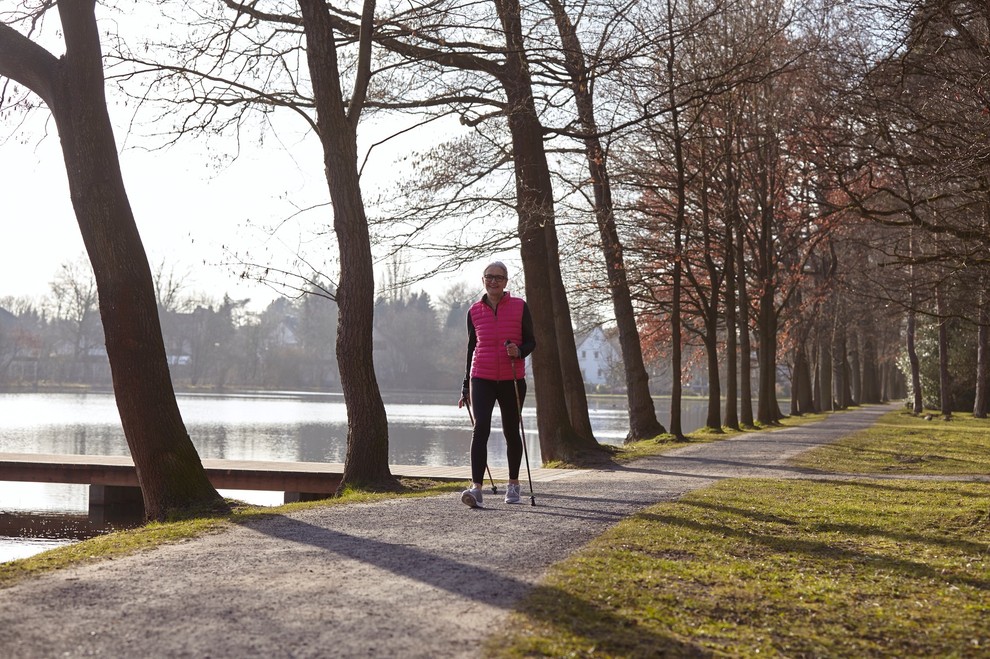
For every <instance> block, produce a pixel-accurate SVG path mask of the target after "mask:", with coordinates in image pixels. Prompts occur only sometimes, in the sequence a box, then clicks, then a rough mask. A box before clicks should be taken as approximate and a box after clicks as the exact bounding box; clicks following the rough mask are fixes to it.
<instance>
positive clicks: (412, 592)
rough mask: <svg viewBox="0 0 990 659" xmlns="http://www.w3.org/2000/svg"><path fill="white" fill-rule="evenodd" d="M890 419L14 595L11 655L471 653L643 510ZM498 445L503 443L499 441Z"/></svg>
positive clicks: (333, 513)
mask: <svg viewBox="0 0 990 659" xmlns="http://www.w3.org/2000/svg"><path fill="white" fill-rule="evenodd" d="M890 409H891V408H889V407H880V406H877V407H868V408H864V409H859V410H855V411H851V412H846V413H843V414H835V415H830V417H829V418H828V419H827V420H825V421H823V422H821V423H816V424H812V425H808V426H803V427H798V428H789V429H786V430H778V431H775V432H769V433H749V434H746V435H743V436H739V437H737V438H733V439H729V440H725V441H721V442H714V443H709V444H699V445H692V446H686V447H683V448H681V449H678V450H675V451H673V452H671V453H668V454H666V455H664V456H657V457H653V458H646V459H643V460H639V461H636V462H635V463H632V464H629V465H627V466H625V467H622V468H618V469H616V470H609V471H604V470H600V471H588V472H583V473H581V474H579V475H576V476H571V477H569V478H565V479H561V480H557V481H554V482H552V483H546V484H543V485H542V489H541V488H540V487H538V488H537V492H536V503H537V505H536V507H533V506H530V505H529V498H528V496H525V495H526V494H527V492H526V491H525V485H524V491H523V494H524V498H523V502H524V503H523V504H520V505H514V506H509V505H506V504H504V503H502V501H501V497H495V496H492V497H490V498H486V500H485V502H484V503H485V505H486V507H485V508H483V509H475V510H472V509H469V508H467V507H466V506H464V505H463V504H461V503H460V500H459V496H456V495H444V496H441V497H431V498H425V499H395V500H389V501H385V502H381V503H374V504H356V505H348V506H337V507H332V508H325V509H320V510H310V511H306V512H302V513H298V514H293V515H291V516H286V517H277V518H271V519H266V520H261V521H257V522H254V523H251V524H248V525H245V526H238V527H236V528H234V529H233V530H230V531H228V532H225V533H222V534H217V535H210V536H205V537H201V538H197V539H195V540H192V541H188V542H183V543H179V544H174V545H168V546H163V547H160V548H157V549H154V550H152V551H148V552H142V553H139V554H136V555H132V556H128V557H125V558H121V559H116V560H112V561H103V562H100V563H98V564H93V565H86V566H81V567H78V568H72V569H68V570H63V571H60V572H57V573H53V574H49V575H45V576H42V577H39V578H35V579H28V580H24V581H23V582H21V583H19V584H17V585H15V586H13V587H11V588H7V589H4V590H0V655H3V656H4V657H54V656H68V657H75V656H91V655H100V656H109V657H138V656H167V657H176V656H180V657H181V656H193V657H238V658H240V657H245V656H266V657H318V656H330V655H336V656H342V657H385V656H399V657H468V656H471V655H474V654H475V653H476V652H477V650H478V648H479V643H480V642H481V641H482V640H483V639H484V638H485V636H486V634H487V633H488V632H489V631H490V630H491V629H494V626H495V625H496V624H497V623H499V622H501V621H502V620H503V619H504V617H505V616H506V615H507V614H508V613H509V611H510V610H511V609H512V608H513V606H514V605H515V603H516V602H517V601H518V600H519V599H520V598H522V597H523V596H524V595H525V594H526V592H527V591H528V590H529V589H530V588H531V587H532V586H533V585H534V584H535V583H537V582H538V581H539V580H540V578H541V577H542V575H543V574H544V573H545V571H546V569H547V568H548V567H549V566H550V565H551V564H553V563H555V562H557V561H560V560H561V559H563V558H565V557H566V556H567V555H568V554H570V553H571V552H573V551H574V550H576V549H577V548H579V547H580V546H582V545H583V544H585V543H587V542H588V541H589V540H591V539H592V538H594V537H595V536H597V535H599V534H600V533H602V532H603V531H604V530H605V529H606V528H608V527H609V526H611V525H613V524H615V523H616V522H618V521H619V520H621V519H622V518H623V517H626V516H628V515H630V514H632V513H634V512H636V511H637V510H639V509H641V508H643V507H645V506H648V505H651V504H654V503H657V502H660V501H669V500H672V499H676V498H677V497H679V496H681V495H682V494H684V493H686V492H688V491H690V490H693V489H696V488H700V487H704V486H706V485H709V484H711V483H713V482H715V481H716V480H718V479H722V478H737V477H780V478H793V477H802V476H807V475H808V474H804V473H801V472H800V471H796V470H794V469H791V468H788V467H787V466H786V465H785V464H784V462H785V461H786V460H787V458H789V457H791V456H793V455H795V454H797V453H800V452H801V451H804V450H806V449H809V448H812V447H815V446H819V445H821V444H825V443H829V442H832V441H835V440H836V439H839V438H840V437H842V436H844V435H846V434H848V433H851V432H854V431H856V430H858V429H861V428H864V427H866V426H868V425H870V424H871V423H872V422H873V421H874V420H875V419H876V418H877V417H878V416H879V415H881V414H883V413H885V412H887V411H889V410H890ZM493 441H494V438H493Z"/></svg>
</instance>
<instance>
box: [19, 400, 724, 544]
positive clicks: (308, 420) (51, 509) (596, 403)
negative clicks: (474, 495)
mask: <svg viewBox="0 0 990 659" xmlns="http://www.w3.org/2000/svg"><path fill="white" fill-rule="evenodd" d="M456 399H457V394H456V393H453V394H447V393H443V394H439V393H423V394H403V395H391V396H388V397H387V400H386V411H387V413H388V420H389V460H390V463H391V464H409V465H467V464H468V463H469V457H468V448H469V446H470V442H471V422H470V419H469V417H468V414H467V411H466V410H465V409H463V408H461V409H459V408H458V407H457V404H456ZM178 402H179V408H180V409H181V411H182V418H183V420H184V421H185V424H186V429H187V430H188V431H189V435H190V437H191V438H192V440H193V443H194V444H195V446H196V449H197V451H198V452H199V454H200V456H201V457H202V458H216V459H230V460H273V461H284V462H343V461H344V456H345V454H346V448H347V447H346V436H347V416H346V410H345V409H344V404H343V398H342V396H341V395H340V394H314V393H306V392H291V391H285V392H261V393H243V394H224V395H215V394H180V395H178ZM589 405H590V408H591V409H590V412H591V423H592V428H593V429H594V431H595V436H596V438H597V439H598V441H599V442H601V443H603V444H621V443H622V441H623V439H624V438H625V435H626V433H627V432H628V430H629V424H628V414H627V412H626V409H625V399H624V398H622V397H619V398H592V399H591V400H590V401H589ZM656 407H657V414H658V416H659V417H660V421H661V422H662V423H664V425H667V424H668V421H669V400H667V399H660V398H658V399H657V405H656ZM704 421H705V403H704V402H703V401H695V400H692V401H687V402H686V404H685V405H684V407H683V425H684V430H685V432H691V431H692V430H694V429H697V428H699V427H701V426H702V425H704ZM523 426H524V428H525V430H526V439H527V442H526V444H527V450H528V452H529V459H530V464H531V466H537V465H539V464H540V447H539V440H538V438H537V434H536V416H535V408H534V407H533V403H532V396H529V400H528V401H527V403H526V405H524V408H523ZM500 431H501V428H500V425H499V420H498V413H497V412H496V413H495V415H494V418H493V421H492V439H491V441H490V442H489V462H490V464H491V465H492V466H505V465H506V455H505V443H504V441H501V436H500ZM0 452H6V453H50V454H81V455H128V454H129V453H128V450H127V443H126V441H125V440H124V434H123V431H122V430H121V428H120V418H119V416H118V413H117V407H116V403H115V401H114V398H113V395H112V394H110V393H45V394H34V393H16V394H0ZM466 475H467V470H465V476H466ZM221 493H222V494H223V495H224V496H230V497H234V498H237V499H241V500H245V501H248V502H250V503H255V504H260V505H277V504H280V503H281V502H282V493H281V492H256V491H244V490H237V491H232V490H222V491H221ZM127 523H130V520H129V519H128V518H127V516H126V515H125V516H124V517H123V518H122V519H118V520H113V519H109V520H108V519H92V518H91V517H90V516H89V487H88V486H86V485H64V484H50V483H21V482H2V481H0V562H3V561H8V560H12V559H14V558H20V557H24V556H30V555H32V554H35V553H38V552H40V551H43V550H45V549H50V548H52V547H55V546H58V545H62V544H67V543H69V542H73V541H75V540H77V539H80V538H85V537H90V536H91V535H93V534H94V533H98V532H101V531H105V530H108V529H111V528H114V527H115V526H120V525H126V524H127Z"/></svg>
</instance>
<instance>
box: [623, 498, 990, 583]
mask: <svg viewBox="0 0 990 659" xmlns="http://www.w3.org/2000/svg"><path fill="white" fill-rule="evenodd" d="M683 503H686V502H683ZM691 505H696V506H697V507H702V508H710V509H713V510H717V511H719V512H722V513H724V512H727V511H730V510H732V511H733V512H735V511H734V510H733V509H729V508H726V507H724V506H707V505H700V506H699V505H697V502H691ZM747 512H748V511H747ZM637 517H638V518H639V519H642V520H646V521H651V522H658V523H660V524H669V525H671V526H676V527H681V528H684V529H690V530H692V531H696V532H698V533H705V534H712V535H715V536H719V537H727V538H736V539H738V540H740V541H742V542H744V543H746V542H748V543H755V544H759V545H763V546H764V547H767V548H769V549H771V550H773V551H775V552H779V553H781V554H801V555H804V556H807V557H808V558H812V559H815V560H820V561H832V562H836V563H842V564H848V563H855V564H861V565H862V564H869V565H872V566H873V567H874V568H875V569H883V570H891V571H896V572H899V573H901V574H904V575H906V576H909V577H912V578H918V577H921V578H926V579H932V580H937V581H943V582H946V583H950V584H954V585H965V586H968V587H970V588H975V589H977V590H984V591H986V590H990V580H988V579H981V578H975V577H970V576H967V575H962V574H951V573H947V572H944V571H943V570H941V569H936V568H933V567H932V566H930V565H926V564H925V563H922V562H920V561H913V560H910V559H907V558H900V557H895V556H884V555H878V554H870V553H866V552H863V551H858V550H855V549H848V548H845V547H837V546H835V545H831V544H829V543H827V542H823V541H819V540H810V539H805V538H795V537H784V536H778V535H771V534H766V533H763V534H761V533H754V532H752V531H751V530H746V529H739V528H734V527H732V526H729V525H726V524H712V523H702V522H698V521H696V520H693V519H689V518H686V517H681V516H678V515H658V514H655V513H642V514H640V515H637ZM835 526H836V528H835V530H839V531H843V530H848V531H849V532H850V533H852V532H854V531H856V530H857V529H858V528H861V527H856V526H855V525H842V524H838V525H835ZM867 530H869V531H871V532H872V534H873V535H876V533H875V531H876V530H875V529H867ZM921 538H922V539H921V540H920V542H927V543H930V544H939V543H938V542H937V541H936V540H935V538H934V537H932V536H921ZM915 541H918V540H915ZM972 548H973V549H975V550H978V551H985V550H986V545H985V544H980V543H972Z"/></svg>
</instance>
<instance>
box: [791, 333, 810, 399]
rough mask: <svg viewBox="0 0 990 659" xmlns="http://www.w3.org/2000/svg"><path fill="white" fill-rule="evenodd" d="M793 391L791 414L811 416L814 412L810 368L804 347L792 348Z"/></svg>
mask: <svg viewBox="0 0 990 659" xmlns="http://www.w3.org/2000/svg"><path fill="white" fill-rule="evenodd" d="M791 387H792V388H793V389H794V392H793V393H794V395H793V402H792V403H791V414H811V413H813V412H814V411H815V401H814V395H813V391H812V386H811V368H810V365H809V364H808V355H807V353H806V351H805V347H804V345H803V344H802V345H798V346H795V348H794V381H793V382H792V383H791Z"/></svg>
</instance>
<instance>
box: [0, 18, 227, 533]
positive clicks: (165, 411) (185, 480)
mask: <svg viewBox="0 0 990 659" xmlns="http://www.w3.org/2000/svg"><path fill="white" fill-rule="evenodd" d="M58 9H59V14H60V17H61V22H62V28H63V30H64V35H65V55H64V56H62V58H61V59H59V60H56V59H55V58H54V57H52V56H51V55H50V54H49V53H47V52H44V51H42V50H41V49H40V47H38V46H36V45H34V44H32V43H30V42H29V41H28V40H27V39H23V38H22V39H23V41H21V40H20V39H16V38H15V39H14V40H13V41H17V42H18V43H16V44H15V43H13V41H11V42H9V43H6V42H7V39H8V38H9V37H11V36H12V35H10V34H9V33H7V32H5V33H4V34H3V35H0V39H2V41H4V42H5V43H4V44H0V60H5V56H6V55H10V54H11V53H12V52H13V54H14V55H24V57H25V59H24V60H22V61H21V62H19V63H15V66H20V65H24V66H25V68H23V69H20V71H21V72H22V73H23V74H24V75H23V76H21V75H17V71H13V72H11V71H10V69H8V68H7V64H8V63H9V62H7V61H0V73H2V74H10V75H11V77H12V78H13V79H15V80H20V81H21V82H24V83H25V84H26V85H27V86H28V87H29V88H31V89H32V90H34V91H36V92H37V93H38V94H39V95H40V96H41V97H42V98H43V99H44V100H45V102H46V103H47V104H48V106H49V109H50V110H51V111H52V114H53V116H54V118H55V124H56V126H57V128H58V132H59V137H60V140H61V143H62V153H63V157H64V160H65V167H66V173H67V174H68V182H69V192H70V195H71V198H72V206H73V210H74V211H75V214H76V219H77V221H78V224H79V229H80V231H81V233H82V238H83V242H84V244H85V246H86V251H87V253H88V254H89V258H90V262H91V263H92V266H93V274H94V275H95V279H96V284H97V290H98V292H99V300H100V315H101V318H102V321H103V330H104V335H105V338H106V348H107V355H108V357H109V361H110V370H111V373H112V377H113V388H114V394H115V397H116V400H117V409H118V411H119V412H120V420H121V425H122V426H123V430H124V436H125V438H126V440H127V446H128V448H129V449H130V452H131V457H132V458H133V460H134V465H135V467H136V471H137V477H138V482H139V483H140V485H141V492H142V496H143V499H144V508H145V515H146V516H147V517H148V518H149V519H155V520H164V519H165V518H166V517H168V516H169V515H170V514H171V513H174V512H180V511H186V510H195V509H201V508H213V509H220V510H224V509H226V508H227V507H226V504H225V503H224V501H223V499H222V498H221V497H220V495H219V494H217V491H216V489H214V487H213V486H212V485H211V484H210V482H209V480H208V479H207V477H206V472H205V471H204V470H203V466H202V463H201V461H200V459H199V455H198V454H197V453H196V449H195V447H194V446H193V443H192V441H191V440H190V438H189V435H188V433H187V432H186V428H185V424H184V423H183V421H182V416H181V414H180V412H179V407H178V405H177V403H176V400H175V392H174V389H173V387H172V381H171V377H170V374H169V370H168V363H167V361H166V358H165V344H164V341H163V340H162V333H161V324H160V321H159V318H158V307H157V303H156V300H155V290H154V283H153V279H152V275H151V268H150V266H149V265H148V260H147V256H146V255H145V252H144V245H143V244H142V242H141V237H140V235H139V234H138V230H137V226H136V224H135V222H134V215H133V212H132V210H131V207H130V203H129V201H128V199H127V193H126V190H125V188H124V181H123V176H122V174H121V171H120V161H119V160H118V157H117V148H116V144H115V141H114V136H113V129H112V127H111V124H110V117H109V114H108V112H107V107H106V98H105V95H104V79H103V61H102V54H101V52H100V35H99V30H98V28H97V24H96V17H95V3H94V0H62V1H61V2H59V3H58ZM9 45H13V46H14V50H13V51H12V50H10V49H8V48H7V47H5V46H9ZM17 50H20V51H21V52H16V51H17Z"/></svg>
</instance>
